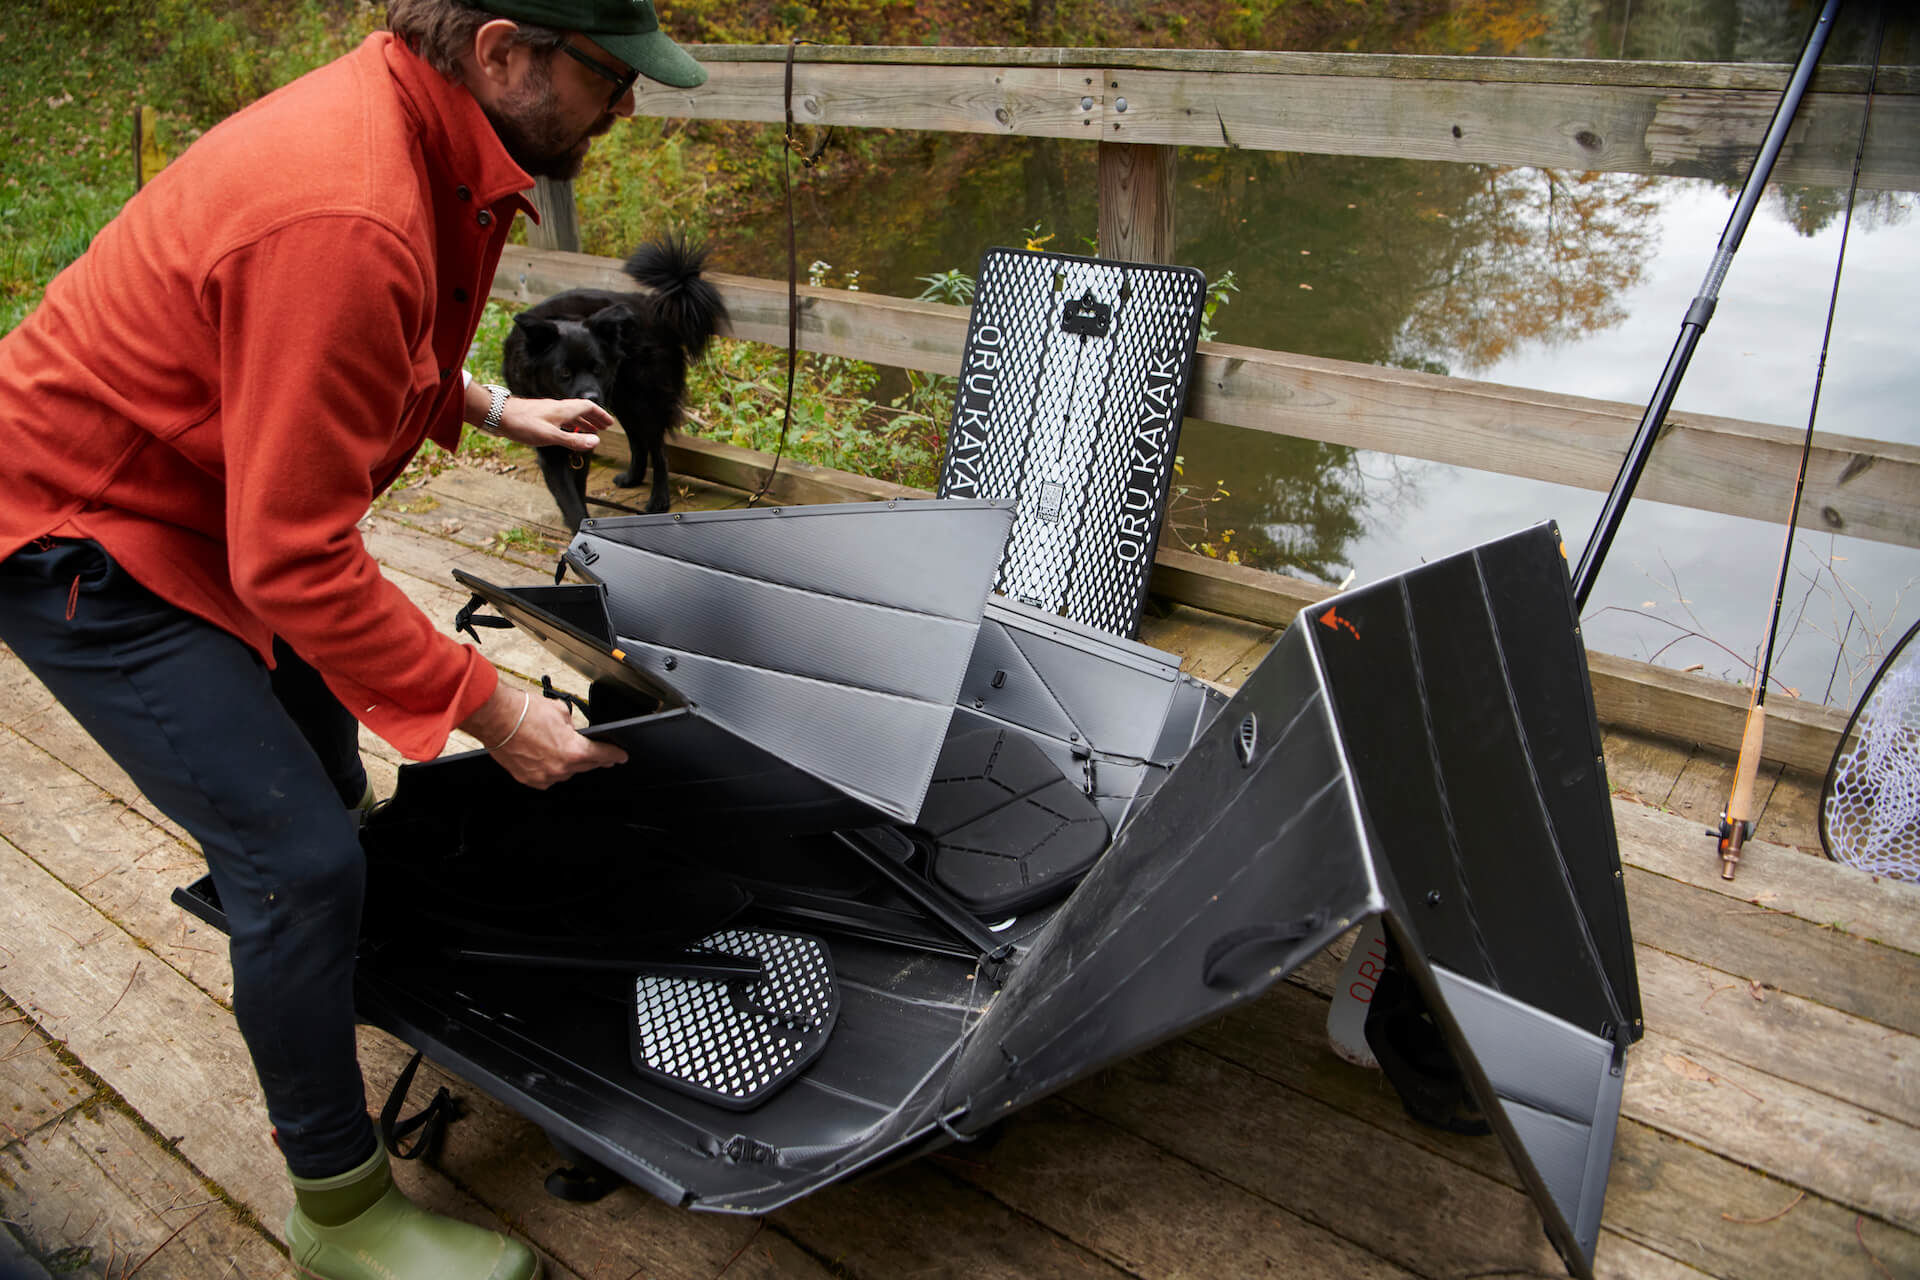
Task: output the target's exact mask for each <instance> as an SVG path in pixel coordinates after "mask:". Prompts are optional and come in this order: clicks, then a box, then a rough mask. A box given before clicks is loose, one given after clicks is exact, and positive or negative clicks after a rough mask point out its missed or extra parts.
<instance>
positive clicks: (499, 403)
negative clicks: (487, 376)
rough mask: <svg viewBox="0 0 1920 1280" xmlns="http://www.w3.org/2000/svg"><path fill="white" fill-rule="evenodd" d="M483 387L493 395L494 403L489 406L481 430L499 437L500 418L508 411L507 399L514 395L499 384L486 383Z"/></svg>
mask: <svg viewBox="0 0 1920 1280" xmlns="http://www.w3.org/2000/svg"><path fill="white" fill-rule="evenodd" d="M481 385H482V386H484V387H485V388H486V389H487V391H488V392H489V393H491V394H492V396H493V403H492V404H490V405H488V406H487V416H486V419H485V421H483V422H481V423H480V424H479V426H480V430H482V431H484V432H486V433H487V434H488V435H490V436H497V435H499V434H500V416H501V415H502V414H504V413H505V412H506V411H507V397H508V396H509V395H511V394H513V393H512V392H510V391H508V390H507V389H506V388H505V387H503V386H500V385H498V384H497V383H492V382H485V383H482V384H481Z"/></svg>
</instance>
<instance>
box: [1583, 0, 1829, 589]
mask: <svg viewBox="0 0 1920 1280" xmlns="http://www.w3.org/2000/svg"><path fill="white" fill-rule="evenodd" d="M1839 10H1840V0H1826V4H1825V5H1824V6H1823V7H1822V8H1821V10H1820V16H1819V18H1817V19H1816V20H1815V21H1814V24H1813V30H1812V31H1810V32H1808V33H1807V43H1806V46H1805V47H1804V48H1802V49H1801V50H1800V60H1799V61H1798V62H1796V63H1794V66H1793V75H1792V77H1791V78H1789V79H1788V81H1787V87H1786V91H1785V92H1784V93H1782V94H1781V95H1780V101H1779V102H1778V103H1777V104H1776V105H1775V106H1774V109H1773V120H1772V122H1771V123H1769V124H1768V125H1767V136H1766V139H1765V140H1764V141H1763V142H1761V144H1760V153H1759V155H1758V156H1756V157H1755V158H1754V162H1753V169H1752V170H1751V171H1750V172H1749V173H1748V174H1747V181H1746V184H1745V185H1744V186H1742V187H1741V188H1740V198H1739V199H1738V200H1737V201H1735V202H1734V206H1733V214H1732V215H1731V216H1730V217H1729V218H1728V219H1727V226H1726V229H1725V230H1724V231H1722V232H1721V233H1720V245H1719V247H1718V248H1717V249H1715V250H1714V254H1713V263H1712V265H1711V266H1709V267H1708V268H1707V278H1706V280H1705V281H1704V282H1702V284H1701V286H1700V293H1699V295H1698V296H1697V297H1695V298H1694V300H1693V302H1692V304H1691V305H1690V306H1688V308H1687V315H1686V319H1684V320H1683V321H1681V323H1680V336H1679V337H1678V338H1677V339H1676V340H1675V341H1674V344H1673V350H1672V352H1671V353H1669V354H1668V356H1667V366H1666V368H1665V369H1663V370H1662V371H1661V373H1660V382H1659V384H1658V385H1657V386H1655V388H1654V391H1653V399H1652V400H1650V401H1649V402H1648V403H1647V411H1646V412H1645V413H1643V414H1641V415H1640V426H1639V428H1638V429H1637V430H1636V431H1635V432H1634V435H1633V444H1632V445H1630V446H1629V447H1628V449H1627V456H1626V460H1625V461H1624V462H1622V463H1621V464H1620V474H1619V475H1618V476H1616V477H1615V478H1614V481H1613V488H1612V489H1610V490H1608V491H1607V500H1606V503H1605V505H1603V506H1602V507H1601V508H1600V520H1599V523H1598V524H1596V525H1595V526H1594V530H1593V536H1592V537H1590V538H1588V539H1587V548H1586V550H1585V551H1582V552H1581V553H1580V564H1579V566H1578V567H1577V568H1576V569H1575V570H1574V573H1573V603H1574V609H1575V612H1578V611H1579V610H1581V609H1584V608H1586V607H1587V597H1588V596H1589V595H1591V594H1592V593H1593V583H1594V580H1595V579H1596V578H1598V577H1599V576H1600V562H1601V561H1603V560H1605V559H1606V557H1607V549H1608V548H1609V547H1611V546H1612V545H1613V535H1614V534H1615V533H1617V532H1618V531H1619V529H1620V518H1621V517H1622V516H1623V515H1625V514H1626V510H1627V502H1628V500H1629V499H1631V498H1632V497H1633V490H1634V487H1635V486H1636V485H1638V484H1639V483H1640V473H1641V472H1642V471H1644V470H1646V466H1647V459H1648V458H1649V457H1650V456H1651V455H1652V453H1653V445H1654V441H1655V440H1656V439H1657V438H1658V437H1659V434H1660V428H1661V427H1662V426H1663V425H1665V423H1666V420H1667V410H1669V409H1671V408H1672V407H1673V397H1674V395H1675V393H1676V392H1678V391H1679V390H1680V379H1682V378H1683V377H1685V376H1686V373H1687V365H1688V363H1689V362H1690V361H1692V359H1693V349H1694V347H1696V346H1698V345H1699V343H1700V335H1701V334H1702V333H1705V332H1706V328H1707V322H1708V321H1709V320H1711V319H1713V309H1714V306H1715V305H1716V304H1717V303H1718V302H1719V300H1720V284H1721V282H1722V281H1723V280H1725V279H1726V278H1727V268H1728V267H1730V266H1732V265H1733V254H1734V251H1735V250H1736V249H1738V248H1739V247H1740V239H1741V237H1742V236H1744V235H1746V234H1747V223H1749V222H1751V221H1752V220H1753V211H1754V209H1755V208H1756V207H1758V206H1759V204H1760V195H1761V193H1762V192H1763V191H1765V190H1766V186H1767V178H1768V176H1769V175H1770V174H1772V173H1773V164H1774V161H1776V160H1778V159H1779V158H1780V149H1781V147H1782V145H1783V144H1784V143H1785V142H1786V140H1787V129H1788V127H1789V126H1791V125H1792V124H1793V117H1794V114H1795V113H1796V112H1798V111H1799V109H1800V99H1802V98H1803V97H1805V96H1806V93H1807V82H1808V81H1810V80H1812V79H1813V65H1814V63H1816V62H1818V61H1819V60H1820V52H1821V50H1823V49H1825V48H1826V46H1827V36H1828V35H1830V34H1831V33H1832V31H1833V16H1834V14H1836V13H1838V12H1839Z"/></svg>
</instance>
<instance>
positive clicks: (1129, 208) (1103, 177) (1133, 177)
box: [1100, 142, 1175, 262]
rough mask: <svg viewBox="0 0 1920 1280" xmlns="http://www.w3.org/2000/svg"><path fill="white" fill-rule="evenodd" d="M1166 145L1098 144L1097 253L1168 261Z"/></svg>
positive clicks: (1170, 154) (1169, 158) (1170, 158)
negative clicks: (1098, 243) (1098, 219)
mask: <svg viewBox="0 0 1920 1280" xmlns="http://www.w3.org/2000/svg"><path fill="white" fill-rule="evenodd" d="M1174 154H1175V152H1174V149H1173V148H1172V147H1162V146H1153V145H1149V144H1142V143H1132V142H1103V143H1101V144H1100V256H1101V257H1103V258H1119V259H1121V260H1123V261H1127V262H1172V261H1173V252H1174V246H1173V162H1174Z"/></svg>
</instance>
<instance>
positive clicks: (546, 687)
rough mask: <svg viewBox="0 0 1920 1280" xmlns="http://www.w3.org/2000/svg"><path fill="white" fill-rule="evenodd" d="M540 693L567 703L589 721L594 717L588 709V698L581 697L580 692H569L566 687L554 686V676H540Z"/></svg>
mask: <svg viewBox="0 0 1920 1280" xmlns="http://www.w3.org/2000/svg"><path fill="white" fill-rule="evenodd" d="M540 693H541V695H542V696H543V697H548V698H552V699H553V700H554V701H556V702H564V703H566V704H567V705H568V706H570V707H572V708H573V709H574V710H575V711H578V712H579V713H580V714H581V715H583V716H585V717H586V718H587V719H588V720H589V721H591V720H592V719H593V713H592V712H591V711H589V710H587V702H586V699H585V698H582V697H580V696H579V695H578V694H574V693H568V692H567V691H566V690H565V689H556V688H554V687H553V677H552V676H541V677H540Z"/></svg>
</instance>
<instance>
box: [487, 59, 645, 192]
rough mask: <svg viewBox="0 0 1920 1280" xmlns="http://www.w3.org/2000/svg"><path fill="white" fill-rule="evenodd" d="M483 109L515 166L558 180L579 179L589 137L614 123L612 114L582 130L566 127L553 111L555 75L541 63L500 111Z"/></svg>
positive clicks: (597, 135)
mask: <svg viewBox="0 0 1920 1280" xmlns="http://www.w3.org/2000/svg"><path fill="white" fill-rule="evenodd" d="M482 110H484V111H485V112H486V113H487V119H488V120H489V121H491V122H492V124H493V131H494V132H495V133H496V134H498V135H499V137H500V143H501V145H502V146H504V147H505V148H506V149H507V154H508V155H509V156H512V157H513V161H514V163H515V164H517V165H519V166H520V167H521V168H522V169H525V170H526V171H527V172H528V173H530V174H532V175H533V176H534V177H536V178H551V179H553V180H554V181H556V182H567V181H571V180H572V179H573V178H575V177H577V176H578V175H579V173H580V166H581V165H582V164H583V163H585V162H586V158H587V146H586V143H587V141H588V139H590V138H597V137H599V136H600V135H601V134H603V133H605V132H606V131H607V130H609V129H611V128H612V127H613V121H614V116H613V114H612V113H611V112H609V113H607V114H606V115H605V116H603V117H602V118H601V119H600V120H599V121H597V122H596V123H595V124H594V125H593V126H592V127H591V128H589V129H587V130H585V131H584V132H582V131H579V130H575V129H572V128H570V127H568V126H567V125H566V124H564V123H563V122H562V121H561V120H560V119H559V118H558V117H557V115H556V114H555V111H554V106H553V80H552V78H551V75H550V73H549V72H548V70H547V68H546V67H545V66H544V65H538V64H536V68H535V70H534V72H533V73H532V75H531V76H530V77H529V78H528V80H527V82H526V83H525V84H523V85H522V86H521V87H520V88H519V89H518V90H516V91H515V92H513V93H511V94H509V95H508V96H507V97H505V98H502V99H501V100H500V103H499V105H498V106H497V107H487V106H484V105H483V107H482Z"/></svg>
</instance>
